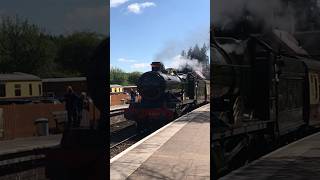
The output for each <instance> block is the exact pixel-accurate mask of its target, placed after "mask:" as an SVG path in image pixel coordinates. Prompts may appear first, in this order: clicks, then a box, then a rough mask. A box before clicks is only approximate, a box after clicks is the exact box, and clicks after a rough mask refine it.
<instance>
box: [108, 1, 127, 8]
mask: <svg viewBox="0 0 320 180" xmlns="http://www.w3.org/2000/svg"><path fill="white" fill-rule="evenodd" d="M128 1H129V0H110V7H118V6H120V5H121V4H124V3H126V2H128Z"/></svg>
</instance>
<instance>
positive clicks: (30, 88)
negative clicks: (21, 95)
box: [29, 84, 32, 96]
mask: <svg viewBox="0 0 320 180" xmlns="http://www.w3.org/2000/svg"><path fill="white" fill-rule="evenodd" d="M29 95H30V96H32V84H29Z"/></svg>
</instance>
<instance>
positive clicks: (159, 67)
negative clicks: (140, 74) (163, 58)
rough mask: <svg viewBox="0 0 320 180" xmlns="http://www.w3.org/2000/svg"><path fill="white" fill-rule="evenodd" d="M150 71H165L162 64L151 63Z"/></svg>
mask: <svg viewBox="0 0 320 180" xmlns="http://www.w3.org/2000/svg"><path fill="white" fill-rule="evenodd" d="M151 68H152V69H151V70H152V71H161V72H163V71H164V70H165V69H164V65H163V64H162V62H152V63H151Z"/></svg>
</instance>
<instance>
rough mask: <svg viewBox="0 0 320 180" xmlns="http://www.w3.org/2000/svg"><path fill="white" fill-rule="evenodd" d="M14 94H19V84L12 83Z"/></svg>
mask: <svg viewBox="0 0 320 180" xmlns="http://www.w3.org/2000/svg"><path fill="white" fill-rule="evenodd" d="M14 95H15V96H21V84H15V85H14Z"/></svg>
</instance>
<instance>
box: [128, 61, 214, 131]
mask: <svg viewBox="0 0 320 180" xmlns="http://www.w3.org/2000/svg"><path fill="white" fill-rule="evenodd" d="M151 66H152V70H151V71H149V72H146V73H144V74H142V75H141V77H140V78H139V79H138V81H137V89H138V92H139V93H140V95H141V101H140V102H136V103H132V104H130V106H129V108H128V109H127V110H126V111H125V114H124V116H125V118H126V119H130V120H133V121H136V122H137V127H138V129H139V130H143V129H146V128H150V127H152V126H157V125H161V124H163V123H165V122H168V121H171V120H173V119H174V118H176V117H179V116H180V115H181V114H182V113H184V112H185V111H186V110H187V109H189V108H193V107H195V106H197V105H200V104H203V103H205V102H208V100H209V90H210V89H209V87H210V83H209V81H207V80H205V78H204V76H203V75H202V74H201V73H198V72H196V71H190V72H188V73H178V72H177V71H175V70H174V69H172V68H168V69H165V67H164V65H163V64H162V63H161V62H153V63H152V64H151Z"/></svg>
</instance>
